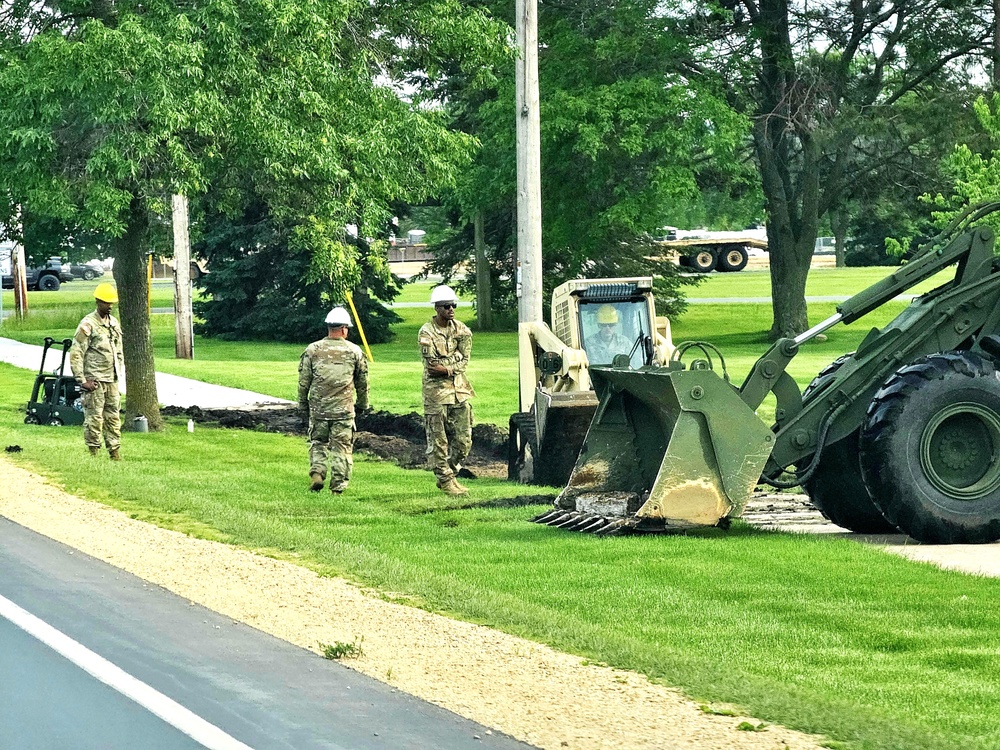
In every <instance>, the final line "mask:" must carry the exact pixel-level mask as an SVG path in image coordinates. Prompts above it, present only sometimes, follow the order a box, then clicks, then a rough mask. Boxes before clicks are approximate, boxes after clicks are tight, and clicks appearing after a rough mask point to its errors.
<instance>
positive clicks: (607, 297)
mask: <svg viewBox="0 0 1000 750" xmlns="http://www.w3.org/2000/svg"><path fill="white" fill-rule="evenodd" d="M672 351H673V346H672V344H671V340H670V323H669V321H668V320H667V319H666V318H662V317H661V318H658V317H656V308H655V305H654V301H653V279H652V278H650V277H634V278H619V279H576V280H573V281H567V282H566V283H564V284H561V285H560V286H559V287H557V288H556V289H555V290H554V291H553V293H552V326H551V327H549V326H547V325H545V324H544V323H521V324H520V325H519V326H518V363H519V371H520V372H519V378H520V380H519V385H520V411H519V412H517V413H515V414H513V415H512V416H511V418H510V445H509V448H508V456H509V458H508V466H507V474H508V478H509V479H511V480H513V481H520V482H531V483H536V484H546V485H551V486H562V485H565V484H566V482H567V480H568V479H569V475H570V472H571V471H572V469H573V466H574V464H575V463H576V459H577V456H578V455H579V453H580V447H581V445H582V444H583V438H584V436H585V435H586V433H587V428H588V427H589V426H590V422H591V419H592V418H593V416H594V412H595V410H596V409H597V404H598V400H597V396H596V395H595V393H594V391H593V388H592V387H591V381H590V375H589V370H590V367H591V366H592V365H593V364H598V363H599V364H607V365H610V364H611V363H612V361H614V360H615V358H616V357H617V358H618V360H619V362H620V363H623V364H624V365H625V366H627V367H628V366H631V367H643V366H646V365H654V364H658V365H665V364H666V363H667V361H668V360H669V358H670V355H671V353H672Z"/></svg>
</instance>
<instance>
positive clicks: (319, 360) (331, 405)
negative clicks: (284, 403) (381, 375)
mask: <svg viewBox="0 0 1000 750" xmlns="http://www.w3.org/2000/svg"><path fill="white" fill-rule="evenodd" d="M355 396H356V397H357V408H358V409H360V410H364V409H367V408H368V360H366V359H365V355H364V353H363V352H362V351H361V348H360V347H359V346H357V345H356V344H352V343H351V342H350V341H348V340H347V339H331V338H325V339H320V340H319V341H314V342H313V343H311V344H309V346H308V347H306V350H305V351H304V352H303V353H302V357H301V359H299V408H301V409H305V408H308V409H309V415H310V416H311V417H313V418H314V419H344V418H346V417H353V416H354V403H355Z"/></svg>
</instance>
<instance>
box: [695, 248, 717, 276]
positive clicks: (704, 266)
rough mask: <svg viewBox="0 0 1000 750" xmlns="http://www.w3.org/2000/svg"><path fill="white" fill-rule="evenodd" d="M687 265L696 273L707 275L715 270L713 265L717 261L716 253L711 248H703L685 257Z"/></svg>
mask: <svg viewBox="0 0 1000 750" xmlns="http://www.w3.org/2000/svg"><path fill="white" fill-rule="evenodd" d="M687 258H688V264H689V265H690V266H691V268H693V269H694V270H695V271H697V272H698V273H708V272H710V271H712V270H714V269H715V264H716V263H718V261H719V256H718V253H717V252H716V251H715V249H713V248H708V247H706V248H703V249H701V250H699V251H698V252H696V253H694V254H692V255H689V256H687Z"/></svg>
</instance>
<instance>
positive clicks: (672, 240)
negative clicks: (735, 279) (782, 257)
mask: <svg viewBox="0 0 1000 750" xmlns="http://www.w3.org/2000/svg"><path fill="white" fill-rule="evenodd" d="M658 243H659V245H660V246H661V247H663V248H666V249H668V250H670V251H671V252H672V253H673V254H674V255H675V256H676V259H677V262H678V263H679V264H680V265H681V266H684V267H686V268H690V269H692V270H694V271H696V272H698V273H709V272H710V271H721V272H723V273H732V272H735V271H742V270H743V269H744V268H746V267H747V263H748V262H749V260H750V255H751V254H752V253H753V252H754V251H760V252H766V251H767V235H766V234H765V232H764V231H763V230H760V229H748V230H744V231H741V232H712V231H707V230H700V231H691V232H684V231H681V230H678V229H674V228H673V227H667V228H666V230H665V231H664V234H663V235H662V237H661V239H659V240H658Z"/></svg>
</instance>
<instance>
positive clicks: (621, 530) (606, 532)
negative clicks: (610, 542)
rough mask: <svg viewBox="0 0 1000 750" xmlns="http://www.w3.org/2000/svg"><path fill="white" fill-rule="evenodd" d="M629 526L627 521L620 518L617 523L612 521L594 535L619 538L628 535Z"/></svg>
mask: <svg viewBox="0 0 1000 750" xmlns="http://www.w3.org/2000/svg"><path fill="white" fill-rule="evenodd" d="M630 528H631V526H630V524H629V522H628V521H626V520H625V519H624V518H620V519H618V520H617V521H612V522H611V523H609V524H608V525H607V526H605V527H604V528H603V529H599V530H597V531H595V532H594V533H595V534H597V535H598V536H621V535H623V534H626V533H628V531H629V530H630Z"/></svg>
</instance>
